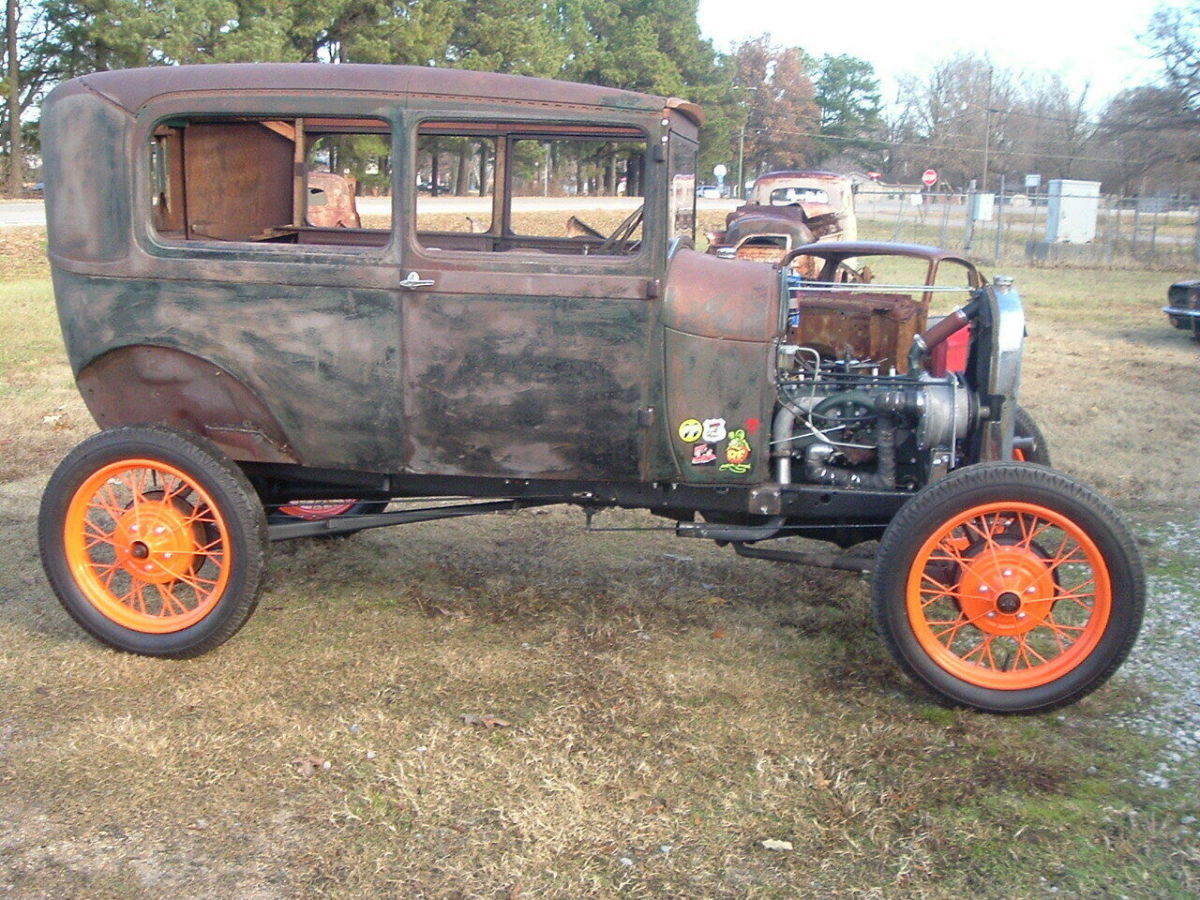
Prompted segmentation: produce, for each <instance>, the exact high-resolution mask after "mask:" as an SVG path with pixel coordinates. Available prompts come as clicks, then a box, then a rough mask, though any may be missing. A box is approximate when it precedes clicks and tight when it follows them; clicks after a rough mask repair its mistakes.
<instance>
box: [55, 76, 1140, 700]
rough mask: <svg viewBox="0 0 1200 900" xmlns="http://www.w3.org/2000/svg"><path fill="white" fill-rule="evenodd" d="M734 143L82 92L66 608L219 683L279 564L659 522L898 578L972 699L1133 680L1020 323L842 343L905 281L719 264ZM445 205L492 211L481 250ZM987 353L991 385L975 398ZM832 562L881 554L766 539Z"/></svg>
mask: <svg viewBox="0 0 1200 900" xmlns="http://www.w3.org/2000/svg"><path fill="white" fill-rule="evenodd" d="M701 121H702V117H701V113H700V110H699V109H698V108H697V107H695V106H693V105H692V104H690V103H687V102H684V101H681V100H675V99H666V98H662V97H652V96H645V95H641V94H635V93H629V92H625V91H620V90H614V89H609V88H602V87H595V86H590V85H583V84H567V83H560V82H552V81H541V80H535V79H528V78H519V77H511V76H503V75H493V74H481V73H475V72H468V71H456V70H441V69H424V68H409V67H387V66H358V65H337V66H323V65H243V66H226V65H213V66H200V67H181V68H160V69H152V70H131V71H117V72H104V73H100V74H96V75H90V76H86V77H83V78H79V79H76V80H73V81H69V82H66V83H65V84H63V85H61V86H60V87H58V88H57V89H56V90H55V91H54V92H53V94H52V95H51V96H50V97H49V99H48V100H47V102H46V105H45V107H44V111H43V119H42V145H43V152H44V155H45V170H46V186H47V190H46V193H47V197H46V207H47V218H48V223H49V253H50V258H51V264H52V268H53V278H54V288H55V293H56V297H57V302H58V309H59V316H60V320H61V324H62V330H63V335H64V339H65V343H66V347H67V352H68V355H69V358H70V362H71V366H72V368H73V371H74V373H75V376H76V379H77V382H78V385H79V389H80V391H81V393H82V395H83V398H84V399H85V401H86V403H87V405H88V408H89V410H90V411H91V413H92V415H93V416H94V417H95V419H96V421H97V423H98V424H99V425H100V427H101V429H102V431H101V432H100V433H99V434H97V435H95V436H93V437H91V438H89V439H87V440H85V441H84V442H83V443H82V444H80V445H79V446H78V447H77V448H76V449H75V450H73V451H72V452H71V453H70V454H69V455H68V456H67V457H66V459H64V460H63V462H62V463H61V464H60V466H59V467H58V468H57V470H56V471H55V473H54V474H53V476H52V477H51V479H50V481H49V483H48V485H47V487H46V490H45V494H44V496H43V500H42V505H41V511H40V519H39V542H40V547H41V554H42V559H43V563H44V565H45V568H46V571H47V574H48V576H49V579H50V582H51V584H52V586H53V588H54V590H55V592H56V594H57V595H58V597H59V599H60V600H61V601H62V603H63V605H64V607H65V608H66V610H67V611H68V612H69V613H70V614H71V615H72V616H73V617H74V618H75V619H76V620H77V621H78V623H79V624H80V625H81V626H82V627H83V628H84V629H86V630H87V631H88V632H90V633H91V634H92V635H94V636H95V637H96V638H98V639H99V640H101V641H103V642H106V643H108V644H110V645H112V646H114V647H118V648H121V649H124V650H127V651H132V652H135V653H142V654H150V655H157V656H168V657H185V656H191V655H195V654H199V653H202V652H204V651H207V650H210V649H212V648H214V647H216V646H217V645H218V644H220V643H222V642H223V641H225V640H226V639H228V638H229V637H230V636H231V635H233V634H234V632H236V631H237V630H238V628H240V627H241V626H242V624H243V623H244V622H245V621H246V620H247V618H248V617H249V615H250V614H251V612H252V610H253V609H254V607H255V604H256V602H257V599H258V596H259V591H260V587H261V583H262V579H263V577H264V558H265V554H266V549H267V546H268V543H269V541H271V540H279V539H285V538H293V537H300V536H305V535H332V534H344V533H348V532H351V531H358V530H361V529H364V528H373V527H378V526H383V525H393V524H401V523H406V522H417V521H427V520H432V519H438V518H445V517H450V516H466V515H474V514H480V513H487V512H493V511H499V510H515V509H521V508H524V507H532V506H539V505H544V504H551V503H566V504H575V505H578V506H580V507H583V508H584V509H585V510H587V511H588V512H589V513H591V512H593V511H595V510H598V509H603V508H613V507H626V508H641V509H645V510H649V511H650V512H652V513H654V514H656V515H658V516H661V517H665V518H666V519H667V520H669V521H671V522H673V523H674V525H673V527H674V528H675V530H677V532H678V534H680V535H681V536H685V537H691V538H702V539H707V540H712V541H716V542H718V543H720V544H732V545H733V548H734V549H735V550H736V551H737V552H739V553H741V554H743V555H745V556H749V557H757V558H761V559H767V560H779V561H787V562H797V563H806V564H823V565H832V566H838V567H842V568H847V569H854V570H859V571H862V570H870V569H872V568H873V570H874V581H873V597H874V599H873V602H874V609H875V619H876V624H877V627H878V630H879V632H880V634H881V635H882V638H883V640H884V642H885V643H886V644H887V646H888V648H889V650H890V651H891V652H892V653H893V655H894V656H895V658H896V659H897V660H898V661H899V663H900V665H901V666H902V667H903V668H904V669H905V670H907V671H908V673H909V674H910V675H912V676H913V677H914V678H915V679H916V680H917V681H919V682H920V683H921V684H923V685H925V686H926V687H928V688H929V689H931V690H932V691H933V692H934V693H935V694H937V695H938V696H940V697H941V698H943V699H944V700H946V701H949V702H952V703H956V704H965V705H969V706H973V707H976V708H979V709H984V710H992V711H998V712H1022V711H1031V710H1039V709H1046V708H1050V707H1053V706H1057V705H1060V704H1063V703H1067V702H1070V701H1073V700H1075V699H1077V698H1079V697H1081V696H1083V695H1084V694H1086V693H1088V692H1089V691H1090V690H1092V689H1094V688H1095V687H1096V686H1098V685H1099V684H1101V683H1102V682H1103V681H1104V680H1105V679H1106V678H1107V677H1108V676H1109V675H1110V674H1111V673H1112V672H1113V670H1114V669H1115V668H1116V667H1117V666H1118V665H1119V664H1120V663H1121V661H1122V660H1123V659H1124V657H1125V656H1126V654H1127V653H1128V652H1129V649H1130V647H1131V645H1132V643H1133V641H1134V638H1135V636H1136V634H1137V631H1138V628H1139V625H1140V622H1141V617H1142V608H1143V594H1144V587H1143V575H1142V568H1141V562H1140V559H1139V556H1138V551H1137V549H1136V546H1135V543H1134V541H1133V539H1132V537H1131V535H1130V532H1129V531H1128V529H1127V528H1126V527H1125V525H1124V524H1123V523H1122V521H1121V520H1120V518H1119V517H1118V516H1117V514H1116V513H1115V512H1114V511H1113V510H1112V509H1111V507H1110V506H1109V505H1108V504H1107V503H1106V502H1105V501H1104V500H1103V499H1101V498H1100V497H1099V496H1098V495H1096V494H1095V493H1093V492H1092V491H1090V490H1089V489H1087V488H1085V487H1083V486H1082V485H1080V484H1078V483H1076V482H1075V481H1073V480H1072V479H1070V478H1068V477H1067V476H1065V475H1063V474H1061V473H1059V472H1056V471H1054V470H1052V469H1049V468H1047V467H1044V466H1036V465H1031V464H1027V463H1017V462H1013V461H1012V457H1013V449H1014V443H1013V442H1014V427H1015V425H1014V419H1015V417H1016V415H1017V412H1016V410H1017V405H1016V399H1017V391H1018V387H1019V383H1020V373H1021V352H1022V341H1023V335H1024V319H1023V315H1022V311H1021V303H1020V300H1019V298H1018V296H1017V294H1016V292H1015V291H1013V290H1012V288H1011V286H1010V285H1008V284H1005V283H998V284H996V285H988V284H985V283H984V281H983V279H982V278H981V277H977V276H976V277H974V280H973V281H970V282H969V283H967V284H964V285H963V286H962V287H961V288H960V289H961V290H962V291H963V294H962V297H963V300H965V301H966V302H965V303H964V304H963V305H962V306H960V307H959V308H957V309H955V310H953V311H952V312H950V313H949V314H948V315H946V316H945V317H943V318H941V319H940V320H938V321H937V322H935V323H934V324H932V325H928V324H927V322H926V320H925V315H926V313H927V309H926V308H925V307H923V306H921V305H920V304H918V309H917V310H916V312H915V313H914V317H913V318H912V321H911V322H909V323H907V324H905V327H904V329H899V328H892V329H891V330H890V331H888V329H887V328H885V329H884V330H883V332H881V333H880V334H878V335H875V337H874V342H873V343H872V342H868V345H867V346H866V347H865V348H864V347H861V346H858V345H856V344H855V343H854V342H852V341H851V342H845V341H843V342H840V343H836V344H833V345H830V344H828V342H826V343H822V342H821V341H820V340H818V338H817V334H816V332H813V339H812V341H811V342H806V340H807V337H808V336H809V332H808V331H807V330H806V329H807V324H808V323H806V317H808V316H809V311H810V310H811V313H812V318H813V319H819V318H820V317H825V319H826V324H828V319H829V317H830V316H831V315H832V314H834V313H836V304H835V305H833V306H831V305H830V301H833V300H837V299H838V297H839V296H840V294H842V293H848V292H852V291H856V290H864V291H865V293H866V294H870V293H872V292H873V293H875V294H881V293H889V292H890V288H889V287H887V286H886V285H883V284H880V283H873V284H867V285H857V286H853V285H847V284H846V282H845V280H844V279H842V280H839V278H840V277H841V276H840V275H839V267H840V266H841V265H842V264H843V260H842V258H841V257H833V258H831V259H834V261H833V262H829V264H828V265H827V266H826V267H825V269H826V271H825V277H826V283H825V284H824V285H822V284H815V285H814V284H809V285H807V287H809V288H814V289H815V293H814V294H813V295H811V296H806V295H805V293H804V292H803V291H800V292H794V291H791V290H790V289H789V277H790V276H789V271H788V268H787V264H788V263H789V262H790V261H791V260H789V259H787V258H786V257H785V259H784V260H783V264H784V265H783V267H782V268H779V267H772V266H768V265H763V264H760V263H754V262H742V261H737V260H734V261H726V260H720V259H717V258H715V257H713V256H709V255H706V254H703V253H698V252H696V251H694V250H693V249H691V246H692V240H693V231H694V228H695V188H696V178H695V173H696V151H697V132H698V130H699V126H700V123H701ZM311 171H329V172H342V173H345V172H347V171H350V172H352V173H353V174H354V175H355V177H364V176H370V177H373V178H379V177H386V178H388V179H390V184H391V192H392V202H391V214H390V216H384V217H380V220H378V221H377V220H375V219H372V218H371V217H364V218H363V220H362V225H361V227H345V226H343V225H337V226H332V227H331V226H328V225H322V224H319V218H314V217H313V216H310V215H309V212H308V209H307V204H308V199H309V196H310V189H309V181H308V178H307V173H309V172H311ZM419 181H431V182H432V183H436V184H439V185H442V184H444V185H446V191H447V192H449V193H451V194H458V195H463V194H465V195H468V199H469V200H470V201H471V202H472V203H474V204H475V205H476V207H475V212H473V214H472V216H471V217H470V219H471V221H470V224H471V228H470V230H466V228H465V226H464V225H463V224H462V219H463V218H464V217H463V216H462V214H461V209H459V210H458V211H457V214H455V215H449V214H445V213H441V212H439V209H440V207H438V206H436V203H437V202H438V200H439V198H437V197H432V196H431V195H430V194H429V193H425V192H422V191H419V190H418V189H417V186H418V182H419ZM439 193H441V191H439ZM547 196H552V197H557V198H559V199H558V200H556V201H555V204H554V205H553V210H554V214H553V215H552V216H550V217H549V218H551V219H553V220H554V225H553V226H550V225H547V224H546V222H547V213H546V212H545V211H544V209H543V210H542V211H540V212H539V211H538V207H539V204H542V205H543V206H544V204H545V200H544V198H546V197H547ZM597 196H602V197H603V198H604V204H602V205H605V206H606V208H608V209H618V210H620V213H619V214H618V217H619V216H625V218H624V220H623V221H622V222H621V223H620V224H619V225H617V226H616V227H615V228H613V229H612V230H611V231H608V232H607V233H604V232H603V231H601V230H598V229H596V228H594V227H591V226H588V227H577V228H575V229H573V230H570V231H569V230H568V228H567V222H566V221H565V220H566V219H567V218H568V217H567V214H566V213H565V212H563V213H562V214H561V217H560V214H559V212H558V211H559V210H564V209H568V208H570V207H571V204H572V203H573V202H574V203H577V204H578V210H577V212H579V213H582V214H584V215H585V216H586V214H587V213H588V211H589V210H590V209H593V208H594V207H593V206H589V204H595V203H596V202H597V201H596V197H597ZM441 199H444V198H441ZM568 201H570V202H568ZM431 204H432V205H431ZM480 210H482V211H480ZM570 218H575V219H578V218H580V217H579V216H574V215H572V216H570ZM593 221H597V220H596V219H595V218H594V217H593ZM858 249H861V248H858ZM848 252H856V248H854V247H853V246H851V248H850V250H849V251H848ZM972 271H973V270H972ZM923 290H924V288H922V291H923ZM822 291H824V292H826V294H828V295H829V296H822V294H821V292H822ZM793 298H794V299H793ZM859 307H861V304H859ZM846 308H847V309H848V310H851V313H848V314H851V315H858V313H854V312H853V309H854V308H855V307H854V305H853V304H847V305H846ZM831 309H832V310H834V313H831V311H830V310H831ZM866 318H867V319H868V321H867V325H866V328H867V337H868V338H871V328H872V322H871V321H870V315H867V316H866ZM789 319H791V320H792V321H791V322H789ZM875 324H877V325H878V324H883V325H887V323H875ZM889 327H890V326H889ZM967 328H969V332H967V331H964V329H967ZM910 332H911V333H910ZM956 334H957V335H958V336H959V337H962V336H963V335H964V334H965V335H968V341H967V347H966V355H965V360H963V364H962V365H961V367H960V368H961V371H953V368H954V367H946V366H942V367H941V368H940V369H939V368H938V366H936V365H934V364H933V363H932V362H931V360H932V359H933V356H934V353H935V352H936V351H937V348H938V346H939V345H940V344H941V343H942V342H943V341H946V340H948V339H950V338H951V337H952V336H954V335H956ZM939 371H940V372H941V374H939ZM417 498H424V500H423V502H421V503H416V502H415V501H416V500H417ZM321 504H330V506H328V507H323V506H322V505H321ZM335 513H337V514H335ZM796 536H802V537H805V538H816V539H820V540H825V541H828V542H831V543H832V544H834V545H837V546H839V547H842V548H848V547H853V546H855V545H858V544H862V543H864V542H867V541H871V540H875V539H879V540H880V544H879V547H878V552H877V553H876V554H875V556H874V559H873V561H872V560H871V559H870V558H868V557H867V556H866V555H862V554H853V553H851V555H846V554H844V553H842V552H840V551H837V550H827V551H826V550H813V549H805V548H806V547H811V545H808V544H803V545H802V546H800V547H796V546H793V545H794V544H795V541H794V540H786V541H785V542H784V543H783V544H782V545H774V546H772V547H763V543H764V542H766V541H769V540H774V539H788V538H793V537H796Z"/></svg>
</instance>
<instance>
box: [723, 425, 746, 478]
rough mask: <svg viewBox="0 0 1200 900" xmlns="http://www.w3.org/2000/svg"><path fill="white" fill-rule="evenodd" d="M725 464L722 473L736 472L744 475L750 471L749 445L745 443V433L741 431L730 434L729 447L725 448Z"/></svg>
mask: <svg viewBox="0 0 1200 900" xmlns="http://www.w3.org/2000/svg"><path fill="white" fill-rule="evenodd" d="M725 459H726V460H727V462H725V463H724V464H723V465H722V466H721V471H722V472H736V473H737V474H739V475H744V474H745V473H746V472H749V471H750V444H749V443H748V442H747V441H746V432H745V431H743V430H742V429H740V428H739V429H738V430H737V431H733V432H730V434H729V446H727V447H726V448H725Z"/></svg>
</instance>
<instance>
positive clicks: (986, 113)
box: [979, 66, 993, 194]
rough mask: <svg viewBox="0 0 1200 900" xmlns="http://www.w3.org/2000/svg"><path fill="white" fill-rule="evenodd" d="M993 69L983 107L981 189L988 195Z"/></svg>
mask: <svg viewBox="0 0 1200 900" xmlns="http://www.w3.org/2000/svg"><path fill="white" fill-rule="evenodd" d="M992 71H993V70H992V67H991V66H988V86H987V103H985V104H984V107H983V180H982V182H981V183H980V185H979V187H980V190H982V191H983V192H984V193H985V194H986V193H987V181H988V150H989V149H990V148H991V144H992Z"/></svg>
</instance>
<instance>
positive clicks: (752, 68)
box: [732, 35, 820, 180]
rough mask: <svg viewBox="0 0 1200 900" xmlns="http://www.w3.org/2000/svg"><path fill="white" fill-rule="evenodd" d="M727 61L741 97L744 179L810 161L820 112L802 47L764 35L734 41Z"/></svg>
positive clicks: (812, 156)
mask: <svg viewBox="0 0 1200 900" xmlns="http://www.w3.org/2000/svg"><path fill="white" fill-rule="evenodd" d="M732 67H733V73H732V74H733V85H734V88H735V90H737V91H738V92H740V95H741V96H742V97H744V98H746V100H745V104H746V105H745V119H744V122H745V124H744V126H743V129H742V133H744V135H745V140H744V158H745V166H744V170H745V172H746V173H748V174H747V175H746V178H747V180H748V179H749V177H750V175H761V174H762V173H763V172H766V171H769V170H771V169H779V168H803V167H805V166H808V165H811V164H812V162H813V161H814V160H815V158H816V142H815V140H814V138H815V137H816V135H817V131H818V129H819V127H820V125H819V123H820V113H819V111H818V109H817V104H816V102H815V99H814V97H815V92H814V89H813V83H812V79H811V78H810V77H809V75H808V71H809V58H808V56H807V55H806V54H805V53H804V51H803V50H801V49H800V48H799V47H789V48H782V47H776V46H773V45H772V44H771V43H770V42H769V38H768V37H767V36H766V35H764V36H762V37H760V38H757V39H755V40H752V41H746V42H745V43H742V44H739V45H738V46H736V47H734V49H733V54H732Z"/></svg>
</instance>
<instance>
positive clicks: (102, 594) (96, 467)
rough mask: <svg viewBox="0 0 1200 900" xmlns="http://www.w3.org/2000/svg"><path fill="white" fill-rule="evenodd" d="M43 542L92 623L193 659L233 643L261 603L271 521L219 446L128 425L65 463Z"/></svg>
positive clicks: (51, 569) (71, 605) (71, 598)
mask: <svg viewBox="0 0 1200 900" xmlns="http://www.w3.org/2000/svg"><path fill="white" fill-rule="evenodd" d="M39 538H40V543H41V549H42V559H43V564H44V565H45V568H46V572H47V575H48V576H49V578H50V581H51V584H52V585H53V586H54V588H55V592H56V593H57V594H58V597H59V599H60V601H62V603H63V606H64V607H65V608H66V609H67V611H68V612H69V613H70V614H71V615H72V616H73V617H74V618H75V619H76V621H78V622H79V623H80V624H81V625H82V626H83V627H84V628H85V629H87V630H88V631H89V632H91V633H92V634H93V635H94V636H96V637H97V638H99V639H100V640H102V641H104V642H105V643H108V644H110V645H112V646H115V647H118V648H120V649H124V650H129V651H132V652H137V653H146V654H150V655H167V656H187V655H193V654H195V653H199V652H203V651H204V650H207V649H211V647H213V646H216V644H218V643H221V642H222V641H224V640H226V639H227V638H228V637H229V636H231V635H232V634H233V633H234V632H235V631H236V630H237V628H239V627H240V626H241V624H242V623H243V622H244V621H245V620H246V618H248V616H249V614H250V612H251V611H252V610H253V608H254V605H255V603H256V602H257V597H258V588H259V584H260V582H261V572H262V567H263V554H264V550H265V546H266V524H265V520H264V518H263V514H262V508H261V506H259V504H258V502H257V497H256V496H255V494H254V491H253V489H252V488H251V487H250V485H249V483H248V482H247V481H246V479H245V477H244V476H242V474H241V472H240V470H238V469H237V468H236V467H235V466H234V465H233V464H232V463H230V462H229V461H228V460H227V459H225V458H224V457H223V456H222V455H221V454H220V451H218V450H217V448H216V447H215V446H213V445H212V444H210V443H208V442H207V441H204V440H202V439H200V438H197V437H195V436H193V435H190V434H187V433H185V432H179V431H173V430H170V429H165V428H120V429H115V430H113V431H108V432H103V433H101V434H99V435H96V436H95V437H93V438H89V439H88V440H87V441H84V442H83V444H81V445H80V446H79V447H77V448H76V449H75V451H73V452H72V453H71V454H70V455H69V456H68V457H67V458H66V459H65V460H64V461H63V463H62V465H60V466H59V468H58V470H57V471H56V472H55V473H54V476H53V477H52V478H51V480H50V483H49V484H48V485H47V488H46V492H45V494H44V496H43V500H42V510H41V514H40V517H39Z"/></svg>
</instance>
